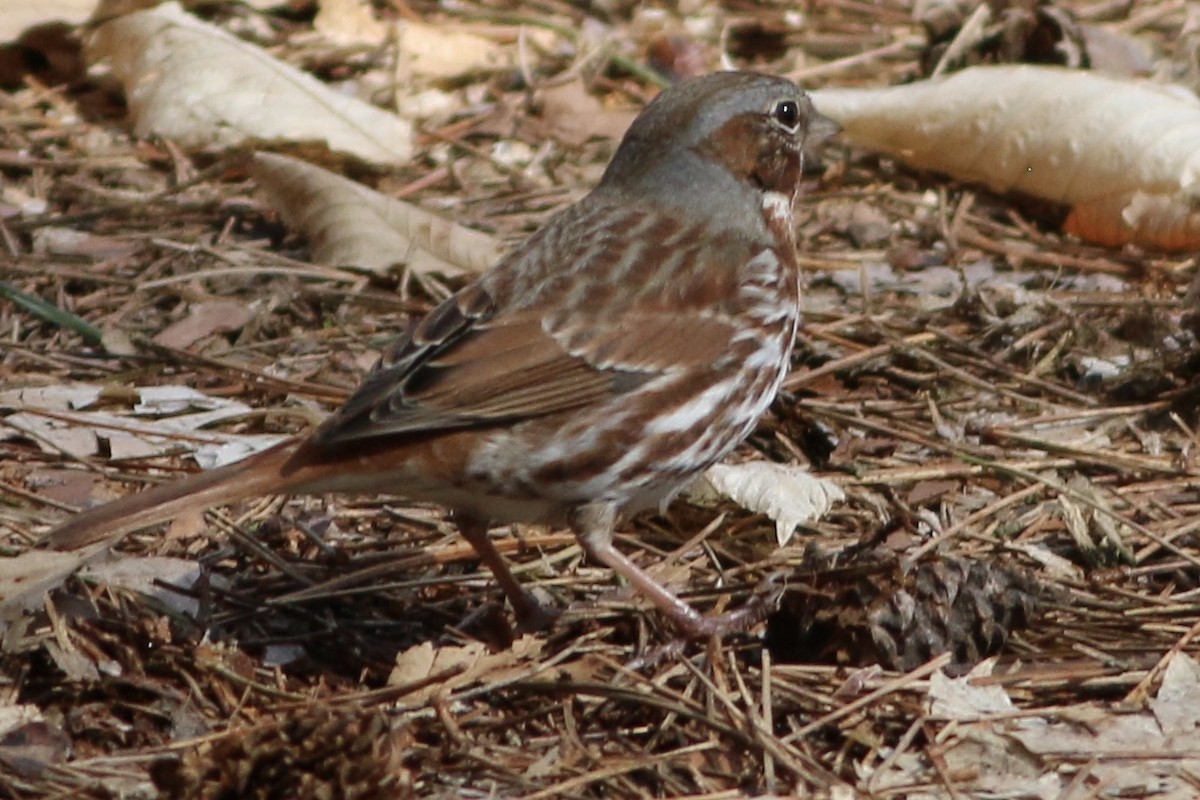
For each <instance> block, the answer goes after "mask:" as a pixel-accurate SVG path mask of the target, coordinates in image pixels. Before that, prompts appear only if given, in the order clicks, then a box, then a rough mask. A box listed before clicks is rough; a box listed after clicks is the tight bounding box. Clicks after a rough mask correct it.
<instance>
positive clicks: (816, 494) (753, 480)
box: [688, 461, 846, 547]
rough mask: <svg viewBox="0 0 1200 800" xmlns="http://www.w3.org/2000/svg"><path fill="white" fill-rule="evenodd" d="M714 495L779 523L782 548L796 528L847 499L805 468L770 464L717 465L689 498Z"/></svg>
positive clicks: (704, 477) (699, 481)
mask: <svg viewBox="0 0 1200 800" xmlns="http://www.w3.org/2000/svg"><path fill="white" fill-rule="evenodd" d="M714 492H715V493H716V494H717V495H720V496H723V497H728V498H729V499H730V500H732V501H733V502H735V503H737V504H738V505H740V506H742V507H743V508H745V509H747V510H749V511H753V512H755V513H759V514H766V515H767V516H768V517H770V518H771V519H773V520H775V537H776V539H777V540H778V542H779V545H780V546H781V547H782V546H783V545H785V544H787V543H788V542H789V541H791V538H792V535H793V534H794V533H795V532H796V526H798V525H801V524H803V523H805V522H811V521H812V520H815V519H820V518H821V517H822V516H824V515H825V514H826V512H828V511H829V509H830V508H831V507H832V506H833V504H834V503H837V502H840V501H842V500H845V499H846V493H845V492H843V491H842V488H841V487H840V486H838V485H837V484H835V483H832V482H830V481H827V480H825V479H823V478H818V477H816V476H815V475H812V474H811V473H809V472H808V470H806V469H804V468H803V467H797V466H789V465H787V464H775V463H772V462H770V461H751V462H748V463H745V464H716V465H715V466H713V467H711V468H709V470H708V472H706V473H704V476H703V477H702V478H700V480H698V481H697V482H696V485H694V486H693V487H692V488H691V489H689V490H688V494H689V496H693V497H694V496H699V497H700V498H703V497H704V496H705V494H706V493H707V494H708V495H709V496H711V495H712V493H714Z"/></svg>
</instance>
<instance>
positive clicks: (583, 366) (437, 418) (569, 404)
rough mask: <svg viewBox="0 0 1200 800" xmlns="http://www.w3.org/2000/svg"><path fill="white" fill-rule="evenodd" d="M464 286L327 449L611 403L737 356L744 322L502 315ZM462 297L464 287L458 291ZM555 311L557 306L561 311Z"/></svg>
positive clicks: (416, 331) (583, 313)
mask: <svg viewBox="0 0 1200 800" xmlns="http://www.w3.org/2000/svg"><path fill="white" fill-rule="evenodd" d="M473 290H474V291H476V292H477V291H480V290H477V289H474V287H473V288H472V289H468V290H465V292H466V293H467V296H459V295H456V296H455V297H452V298H450V299H449V300H447V301H446V302H444V303H443V304H442V305H441V306H439V307H438V308H437V309H435V310H434V311H433V312H432V313H431V315H430V316H429V317H427V318H426V319H425V320H423V321H422V322H421V323H419V324H418V325H417V326H415V327H414V328H412V329H410V330H409V332H408V333H406V334H405V336H403V337H402V338H401V339H400V341H399V342H397V344H396V345H395V346H394V347H393V348H392V350H391V352H390V353H389V355H388V356H387V357H385V358H384V360H383V361H382V362H381V363H380V364H379V366H377V367H376V369H375V370H374V371H373V372H372V374H371V375H370V376H368V378H367V380H366V381H365V383H364V384H363V385H362V387H361V388H360V389H359V390H358V391H357V392H356V393H355V394H354V395H353V396H352V397H351V398H350V399H349V400H348V401H347V402H346V404H345V406H343V408H342V409H341V410H340V411H338V412H337V413H336V414H335V415H334V416H333V417H331V418H330V419H329V420H328V421H327V422H326V423H325V424H324V425H323V426H322V427H321V429H320V430H319V431H318V432H317V434H316V438H315V443H316V444H318V445H328V444H336V443H339V442H345V441H352V440H361V439H366V438H373V437H376V436H388V435H394V434H410V433H432V432H436V431H439V430H449V429H455V428H465V427H478V426H488V425H495V424H501V423H512V422H516V421H521V420H525V419H534V418H537V417H542V416H546V415H548V414H554V413H558V412H563V411H569V410H572V409H577V408H581V407H585V406H589V405H593V404H597V403H600V402H603V401H604V400H605V399H607V398H609V397H612V396H613V395H617V394H623V393H626V392H630V391H633V390H635V389H636V388H637V387H639V386H641V385H643V384H645V383H646V382H648V381H650V380H652V379H654V378H656V377H658V376H660V375H663V374H666V373H669V372H677V371H681V370H692V371H695V370H712V369H717V368H718V366H719V365H722V364H724V363H727V362H728V361H729V359H730V358H731V345H732V343H733V341H734V337H735V336H736V334H737V327H736V325H735V324H734V323H733V321H732V320H731V319H728V318H727V317H725V316H724V315H722V314H720V313H714V312H712V311H711V310H709V309H700V308H693V309H676V310H665V309H663V308H661V307H660V306H659V305H657V304H655V305H654V306H650V307H645V308H636V307H635V308H627V309H623V310H622V313H620V314H619V315H618V316H616V317H615V318H614V317H612V316H610V315H607V314H606V313H605V312H604V311H603V310H602V309H586V310H584V309H581V310H580V311H579V313H577V314H574V315H570V316H569V317H567V320H566V321H565V322H562V323H559V324H557V325H556V326H555V325H552V324H551V323H550V322H548V320H551V319H554V318H555V316H556V315H555V314H553V313H551V310H550V309H549V308H547V307H544V306H541V305H535V306H531V307H527V308H523V309H522V310H520V311H517V312H508V313H498V312H496V311H495V310H494V309H493V308H492V307H491V306H490V304H489V303H487V302H486V301H485V300H483V299H482V298H480V297H479V296H478V295H477V294H473V293H472V292H473ZM460 294H461V293H460ZM555 310H557V309H555Z"/></svg>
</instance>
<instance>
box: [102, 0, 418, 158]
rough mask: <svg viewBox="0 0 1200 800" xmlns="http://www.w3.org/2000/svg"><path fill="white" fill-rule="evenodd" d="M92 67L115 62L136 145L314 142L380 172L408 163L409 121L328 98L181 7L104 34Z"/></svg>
mask: <svg viewBox="0 0 1200 800" xmlns="http://www.w3.org/2000/svg"><path fill="white" fill-rule="evenodd" d="M88 59H89V61H92V62H96V61H101V60H105V59H107V60H109V61H110V62H111V64H112V69H113V72H114V73H115V74H116V76H117V77H118V78H119V79H120V80H121V81H122V83H123V84H124V85H125V94H126V96H127V98H128V101H129V107H130V110H131V112H132V114H133V117H134V121H135V122H134V131H135V132H136V133H137V135H139V136H148V135H151V134H155V135H159V136H165V137H167V138H169V139H173V140H175V141H177V142H179V143H180V144H182V145H184V146H185V147H191V148H198V149H203V148H222V147H232V146H236V145H239V144H241V143H243V142H246V141H283V142H305V141H320V142H325V143H326V144H328V146H329V147H330V148H332V149H333V150H336V151H340V152H345V153H349V154H351V155H354V156H357V157H359V158H362V159H364V160H367V161H373V162H380V163H403V162H406V161H408V159H409V158H410V157H411V155H412V125H411V124H410V123H409V122H408V121H406V120H404V119H401V118H400V117H398V116H396V115H394V114H389V113H388V112H386V111H384V110H382V109H380V108H376V107H375V106H372V105H370V104H368V103H364V102H363V101H361V100H358V99H356V98H353V97H350V96H348V95H345V94H342V93H340V92H337V91H335V90H333V89H331V88H330V87H328V86H326V85H325V84H323V83H321V82H320V81H318V80H317V79H316V78H314V77H313V76H311V75H308V74H306V73H304V72H301V71H299V70H297V69H295V68H294V67H291V66H288V65H287V64H284V63H283V62H281V61H278V60H277V59H275V58H273V57H272V56H271V55H270V54H269V53H267V52H266V51H265V50H263V49H262V48H260V47H256V46H255V45H252V44H250V43H248V42H244V41H242V40H240V39H238V38H236V37H234V36H231V35H229V34H228V33H226V32H224V31H223V30H221V29H220V28H216V27H214V26H212V25H208V24H206V23H204V22H202V21H201V20H199V19H197V18H196V17H193V16H191V15H190V14H187V13H185V12H184V11H183V10H182V9H181V8H180V7H179V4H178V3H174V2H171V3H165V4H163V5H161V6H158V7H157V8H154V9H152V10H149V11H139V12H137V13H134V14H129V15H127V16H124V17H120V18H118V19H115V20H113V21H112V22H109V23H107V24H105V25H103V26H101V27H100V29H99V30H98V31H97V32H96V34H95V36H94V37H92V39H91V41H90V42H89V47H88Z"/></svg>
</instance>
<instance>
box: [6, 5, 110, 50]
mask: <svg viewBox="0 0 1200 800" xmlns="http://www.w3.org/2000/svg"><path fill="white" fill-rule="evenodd" d="M96 2H97V0H36V2H32V0H4V2H0V43H3V42H11V41H12V40H14V39H16V38H17V37H19V36H20V35H21V34H22V33H24V32H25V31H27V30H29V29H30V28H33V27H35V26H37V25H45V24H47V23H50V22H63V23H66V24H67V25H78V24H80V23H82V22H87V20H88V18H89V17H91V16H92V11H93V10H94V9H95V8H96Z"/></svg>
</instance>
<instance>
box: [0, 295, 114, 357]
mask: <svg viewBox="0 0 1200 800" xmlns="http://www.w3.org/2000/svg"><path fill="white" fill-rule="evenodd" d="M0 297H3V298H4V299H6V300H10V301H11V302H12V303H13V305H15V306H17V307H18V308H23V309H25V310H26V311H28V312H29V313H30V314H33V315H34V316H36V317H39V318H41V319H43V320H45V321H46V322H49V323H51V324H54V325H58V326H59V327H61V328H68V329H70V330H73V331H75V332H76V333H78V334H79V335H80V336H82V337H83V338H84V339H86V340H87V342H88V344H100V343H101V339H103V337H104V332H103V331H101V330H100V329H99V328H97V327H96V326H95V325H90V324H88V323H87V322H86V321H85V320H83V319H82V318H80V317H77V316H75V315H74V314H72V313H71V312H69V311H63V310H62V309H61V308H59V307H58V306H56V305H54V304H53V303H48V302H46V301H45V300H43V299H42V298H40V297H37V296H36V295H32V294H26V293H25V292H22V291H21V290H20V289H18V288H17V287H15V286H13V285H12V284H11V283H8V282H7V281H0Z"/></svg>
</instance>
